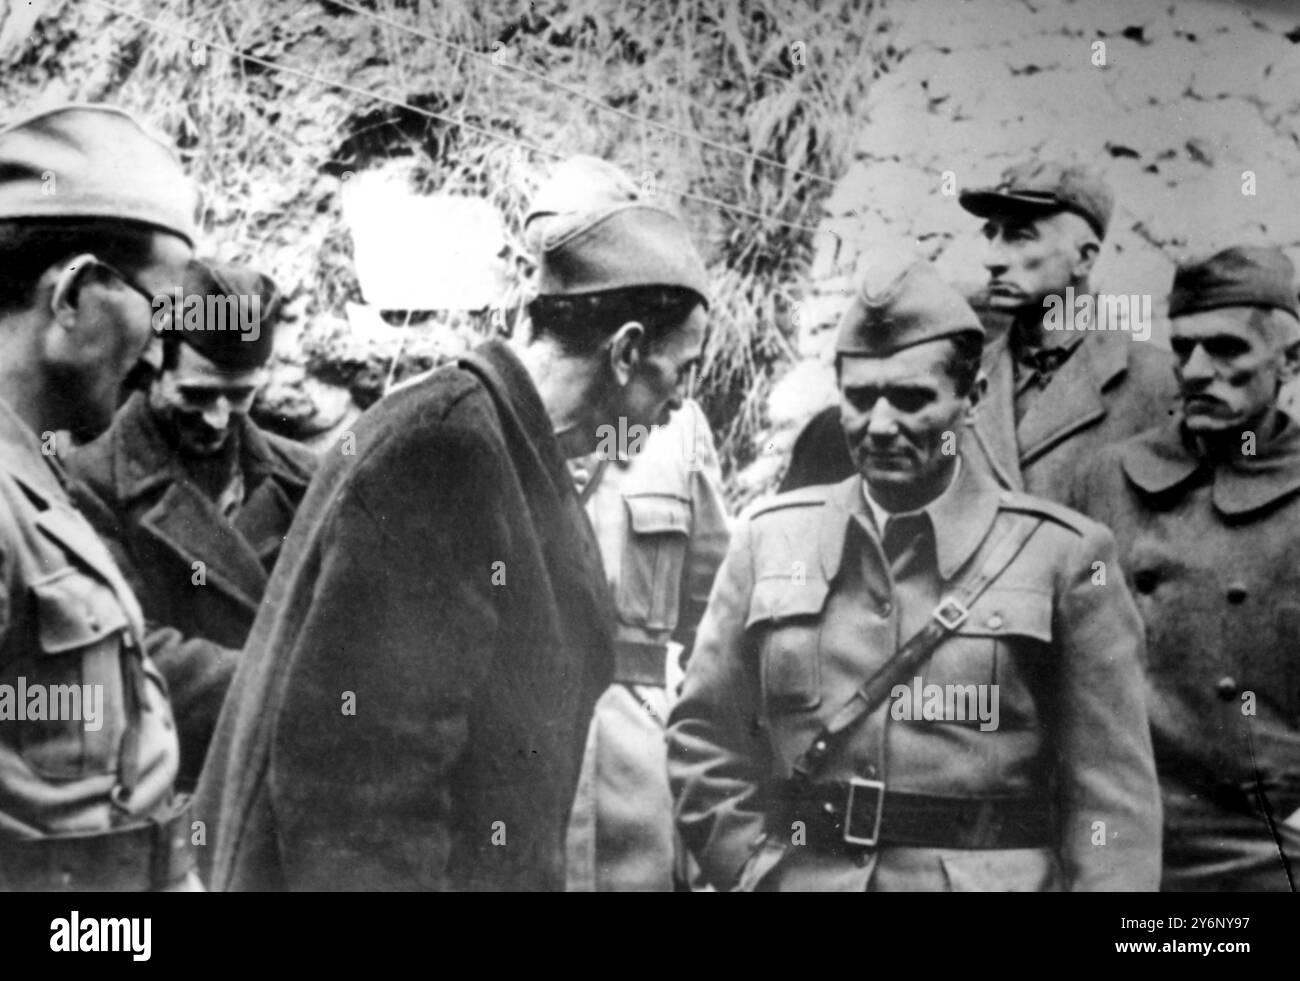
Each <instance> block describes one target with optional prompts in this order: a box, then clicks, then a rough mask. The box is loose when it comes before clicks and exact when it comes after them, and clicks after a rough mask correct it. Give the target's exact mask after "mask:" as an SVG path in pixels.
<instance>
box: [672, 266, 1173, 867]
mask: <svg viewBox="0 0 1300 981" xmlns="http://www.w3.org/2000/svg"><path fill="white" fill-rule="evenodd" d="M982 340H983V328H982V327H981V325H980V322H979V320H978V319H977V318H976V317H975V315H974V313H973V312H972V311H971V309H970V307H969V306H968V305H967V304H966V303H965V302H964V301H963V300H962V298H961V297H960V296H959V295H958V294H957V293H955V292H954V291H953V290H952V289H951V288H950V287H948V286H947V285H946V284H944V283H943V282H942V280H941V279H940V278H939V276H938V275H937V273H935V271H934V270H933V267H931V266H930V265H929V264H928V263H925V262H923V261H918V262H913V263H911V264H910V265H906V266H905V267H904V268H903V269H902V271H901V272H900V271H898V270H897V269H889V268H884V267H877V268H874V269H869V270H868V273H867V276H866V277H865V278H864V280H863V283H862V287H861V290H860V292H859V293H858V294H857V295H856V296H855V298H854V301H853V303H852V305H851V306H850V308H849V310H848V311H847V312H846V314H845V316H844V318H843V320H842V321H841V323H840V328H839V337H838V341H837V345H836V350H837V372H838V377H839V386H840V394H841V412H842V417H843V423H844V429H845V431H846V433H847V434H848V436H849V439H850V442H851V446H852V448H853V454H854V457H855V459H856V460H857V462H858V465H859V467H860V473H859V474H857V475H854V476H852V477H850V478H848V479H846V480H844V481H842V482H841V483H838V484H833V485H823V486H818V487H809V488H805V489H803V490H799V491H794V492H791V493H788V494H781V495H778V496H777V497H776V498H775V499H773V500H772V501H769V502H766V503H763V504H760V505H759V506H757V507H755V508H752V509H751V510H750V511H749V512H748V514H747V515H745V516H744V517H743V518H742V519H741V521H740V523H739V526H738V527H737V528H736V530H735V533H734V535H733V538H732V544H731V548H730V551H729V552H728V554H727V558H726V559H725V560H724V562H723V565H722V568H721V570H720V571H719V573H718V580H717V583H716V585H715V586H714V591H713V595H712V597H711V598H710V602H709V608H708V611H707V612H706V614H705V617H704V620H703V622H702V623H701V625H700V629H699V632H698V635H697V639H696V645H695V654H694V656H693V657H692V659H691V662H690V664H689V665H688V666H687V670H686V678H685V682H684V685H683V690H682V695H681V699H680V701H679V702H678V704H677V706H676V708H675V709H674V712H673V716H672V719H671V722H670V729H669V777H670V779H671V782H672V785H673V790H674V794H675V796H676V799H677V820H678V826H679V828H680V830H681V833H682V835H683V837H684V838H685V839H686V842H687V844H688V845H689V846H690V847H691V849H692V850H693V852H694V853H695V855H696V857H697V858H698V859H699V862H700V865H701V867H702V870H703V873H704V876H705V878H706V880H708V881H709V882H711V883H712V884H713V885H714V886H716V887H717V888H719V889H738V890H751V889H758V890H764V891H766V890H776V891H787V890H788V891H797V890H849V891H858V890H868V889H869V890H873V891H904V890H910V891H945V890H958V891H967V890H1011V891H1050V890H1061V889H1065V890H1079V891H1084V890H1149V889H1154V888H1155V885H1156V883H1157V881H1158V878H1159V859H1160V815H1159V797H1158V792H1157V789H1156V783H1155V772H1154V766H1153V764H1152V758H1151V743H1150V736H1149V733H1148V729H1147V718H1146V713H1145V708H1144V705H1143V700H1142V692H1141V667H1140V665H1141V659H1142V649H1143V640H1142V628H1141V623H1140V621H1139V620H1138V616H1137V610H1136V609H1135V607H1134V604H1133V600H1132V597H1131V596H1130V595H1129V593H1128V590H1127V588H1126V587H1125V585H1124V583H1123V582H1122V577H1119V576H1112V577H1111V578H1110V579H1109V580H1108V581H1106V582H1103V583H1098V582H1096V581H1095V579H1094V576H1093V567H1094V563H1097V562H1104V563H1106V564H1107V565H1113V564H1114V562H1115V542H1114V539H1113V538H1112V537H1111V535H1110V533H1109V532H1108V531H1106V530H1105V529H1104V528H1102V527H1101V526H1100V525H1098V524H1096V523H1094V522H1092V521H1089V520H1088V519H1086V518H1084V517H1082V516H1081V515H1079V514H1077V513H1076V512H1073V511H1070V510H1067V509H1066V508H1064V507H1061V506H1060V505H1056V504H1053V503H1049V502H1047V501H1044V500H1041V499H1038V498H1033V497H1029V496H1027V495H1024V494H1020V493H1017V492H1012V491H1006V490H1002V489H1000V488H999V487H998V486H997V485H996V483H994V482H993V480H992V478H991V477H990V476H989V475H988V474H987V472H985V471H983V470H981V469H980V468H978V467H975V466H971V465H969V463H968V462H967V461H966V459H965V458H964V456H963V455H962V451H963V443H964V435H963V429H964V424H965V423H967V422H969V421H970V419H971V417H972V416H974V415H975V413H976V412H977V409H978V407H979V405H980V399H981V396H982V394H983V391H984V386H985V381H984V378H983V376H982V375H980V374H979V359H980V347H981V344H982ZM936 692H937V693H938V694H937V696H936V695H935V694H934V693H936ZM936 699H937V701H936ZM979 699H983V701H982V702H980V704H979V705H977V704H976V702H977V701H979Z"/></svg>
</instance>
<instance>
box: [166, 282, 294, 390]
mask: <svg viewBox="0 0 1300 981" xmlns="http://www.w3.org/2000/svg"><path fill="white" fill-rule="evenodd" d="M181 294H182V306H181V309H180V310H178V311H177V313H176V319H175V321H174V322H173V325H172V326H171V327H170V329H169V330H167V331H165V332H164V336H167V334H170V333H173V332H174V333H175V336H176V337H178V338H179V339H180V340H181V341H183V342H184V343H185V344H187V345H188V346H189V347H191V348H193V349H194V350H195V351H197V352H198V353H199V354H201V355H203V356H204V357H205V358H207V359H208V360H209V361H211V362H213V363H214V364H216V365H219V366H220V367H222V368H225V369H227V370H229V371H251V370H253V369H255V368H260V367H261V366H262V365H264V364H266V362H267V361H268V360H270V357H271V351H272V348H273V346H274V341H275V324H276V320H277V318H278V315H279V312H280V306H281V300H282V297H281V294H280V291H279V289H278V288H277V287H276V285H275V282H274V281H273V280H272V279H271V277H269V276H267V275H264V274H263V273H260V272H257V271H255V270H253V269H250V268H248V267H247V266H237V265H221V264H218V263H215V262H212V261H210V260H202V259H191V260H190V261H189V262H188V263H187V264H186V267H185V278H184V280H183V281H182V283H181ZM254 297H256V299H257V304H256V306H254V304H253V299H254Z"/></svg>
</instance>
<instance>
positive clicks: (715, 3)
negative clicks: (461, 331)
mask: <svg viewBox="0 0 1300 981" xmlns="http://www.w3.org/2000/svg"><path fill="white" fill-rule="evenodd" d="M116 3H117V5H118V6H120V7H121V8H123V9H124V10H128V11H132V12H135V13H138V14H141V15H143V16H146V17H148V18H151V19H153V20H155V21H157V22H159V23H160V24H165V25H170V26H172V27H174V28H176V29H177V30H180V31H183V32H185V33H187V34H190V35H193V36H194V37H196V38H203V39H208V40H209V41H210V42H212V43H214V44H216V45H220V46H226V47H229V48H232V49H235V50H237V51H239V52H240V53H241V54H242V55H244V56H251V58H256V59H262V60H266V61H270V62H274V63H276V64H278V65H284V66H289V67H291V68H297V69H301V70H304V71H309V72H314V73H318V74H320V75H322V76H325V77H328V78H329V79H331V80H334V81H338V82H344V83H347V84H348V85H350V86H354V87H356V88H358V89H361V90H364V91H365V92H369V93H376V94H379V95H381V96H383V97H387V98H388V99H390V100H395V101H396V102H399V103H406V104H408V105H410V106H415V107H419V108H423V109H427V110H430V111H432V112H436V113H439V114H443V115H446V116H449V117H451V118H453V119H455V120H459V121H464V122H466V123H470V124H473V125H474V126H477V127H479V128H481V129H482V130H486V131H490V132H491V133H494V134H500V135H502V136H506V137H514V138H516V139H518V140H521V141H523V142H524V143H526V144H529V145H532V146H536V147H538V148H540V149H541V150H543V151H546V152H545V153H537V152H533V151H532V150H527V149H521V148H520V147H518V146H514V145H510V144H508V143H504V142H501V141H498V140H496V139H492V138H490V137H489V136H487V135H484V134H483V133H480V132H475V131H471V130H469V129H467V128H462V127H458V126H456V125H451V124H448V123H444V122H437V121H434V120H431V119H429V118H427V117H426V116H423V115H420V114H418V113H416V112H412V111H411V110H409V109H406V108H402V107H400V106H397V105H394V104H392V102H386V101H381V99H380V98H374V97H367V96H366V95H364V94H361V93H357V92H352V91H340V90H338V89H332V88H329V87H325V86H322V85H320V84H318V83H316V82H313V81H310V80H308V79H306V78H303V77H299V76H295V75H292V74H289V73H286V72H279V71H274V70H271V69H269V68H268V67H266V66H265V65H263V64H260V63H259V62H257V61H254V60H251V58H250V57H234V56H231V55H230V54H228V53H224V52H222V51H220V50H217V49H216V48H213V47H211V46H208V47H201V46H200V45H198V44H197V42H195V41H192V40H190V39H187V38H185V37H180V36H176V35H174V34H169V33H164V32H160V31H158V30H156V29H154V28H151V27H149V26H146V25H145V24H142V23H140V22H139V21H136V20H133V19H132V18H131V17H129V16H125V15H123V14H121V13H117V12H114V11H112V10H111V9H109V7H108V6H107V5H105V4H102V3H100V2H99V0H78V2H75V3H73V2H53V3H46V4H44V5H43V7H44V9H43V12H42V14H41V16H40V17H39V19H37V20H36V21H35V23H34V24H33V25H32V27H31V30H30V31H27V32H25V33H24V35H23V36H21V37H19V38H17V39H16V40H14V39H12V38H11V40H10V44H9V45H8V48H7V50H0V70H2V71H3V75H2V76H0V78H2V79H3V82H2V83H0V85H2V88H0V102H2V103H3V104H2V105H0V110H3V111H4V112H5V113H6V114H8V113H10V112H12V111H14V110H16V109H20V108H24V107H26V106H28V105H31V104H33V103H34V102H35V101H37V100H42V99H43V100H49V101H55V100H58V99H62V98H69V97H71V98H79V99H92V100H106V101H112V102H116V103H118V104H122V105H125V106H128V107H130V108H133V109H136V110H138V111H140V112H141V113H143V114H144V115H145V116H146V117H147V118H149V119H150V120H151V121H153V122H154V123H155V124H156V125H158V126H160V127H161V128H162V129H164V130H166V131H167V132H169V133H171V134H172V135H173V136H174V137H175V138H176V139H177V140H178V142H179V144H180V146H181V147H182V149H183V151H184V153H185V155H186V157H187V159H188V161H189V163H190V165H191V167H192V169H193V172H194V173H195V175H196V176H197V177H198V179H199V180H200V181H201V182H202V184H203V186H204V188H205V193H206V202H207V205H206V208H207V210H206V214H205V217H204V221H205V225H206V228H207V230H208V231H209V232H210V235H211V242H212V243H213V245H215V246H216V247H217V248H218V249H220V251H221V252H222V253H223V254H224V255H225V256H226V257H228V258H240V259H247V260H253V261H256V262H259V263H261V264H263V265H264V266H265V267H267V268H269V269H270V270H272V271H273V272H274V274H275V275H276V276H277V278H279V279H280V280H281V281H282V282H283V283H284V284H285V285H286V286H288V287H289V288H290V289H291V290H292V291H293V292H294V293H295V295H296V301H295V305H294V307H293V309H294V310H295V311H296V312H297V313H298V314H299V315H300V316H303V317H305V322H306V323H307V324H308V328H307V332H306V333H307V337H308V344H307V347H308V348H309V349H310V350H311V351H313V352H314V354H313V355H312V357H311V358H309V359H308V360H309V362H310V363H309V364H308V367H309V369H311V370H312V371H315V372H317V373H318V374H323V375H326V376H328V375H329V374H330V373H331V372H333V373H334V374H335V375H336V376H337V375H338V374H339V372H340V366H339V365H338V364H334V365H330V364H329V363H328V362H329V353H328V348H329V345H328V343H326V344H319V343H318V344H316V345H315V346H314V347H312V345H311V343H310V335H311V334H312V330H313V328H312V326H311V325H312V324H314V323H315V322H317V321H322V322H325V323H328V324H332V325H334V326H333V327H332V328H329V329H334V330H335V331H336V330H337V320H335V319H333V318H336V317H337V316H338V315H339V314H341V312H342V306H343V303H344V301H345V300H347V299H354V300H355V299H359V293H358V288H357V284H356V280H355V275H354V273H353V270H352V266H351V256H350V248H351V243H350V241H349V237H348V234H347V231H346V229H345V227H344V226H343V224H342V221H341V217H340V213H339V201H338V198H339V188H340V186H341V183H340V181H341V179H343V178H344V175H346V174H347V173H348V172H349V171H353V172H355V171H358V170H360V169H362V168H365V167H369V166H373V165H375V164H376V163H377V162H379V161H381V160H382V159H384V158H391V157H395V156H401V157H406V158H408V162H409V164H410V169H411V172H412V174H413V175H414V180H415V181H416V183H417V185H418V186H419V187H422V188H425V189H430V190H432V189H437V190H441V191H450V192H454V193H464V194H474V195H480V196H484V197H486V198H487V199H488V200H490V201H491V202H492V204H493V205H494V206H495V207H497V208H499V209H500V211H501V212H502V213H503V214H504V215H505V217H506V224H507V228H508V230H509V233H510V236H511V244H510V249H511V252H512V254H511V256H509V257H508V258H509V259H510V261H511V262H512V263H513V264H514V266H515V268H518V269H519V270H520V272H521V274H523V273H526V271H527V267H528V261H527V257H526V255H525V254H524V253H523V249H522V242H521V241H520V239H519V223H520V219H521V217H522V214H523V210H524V207H525V203H526V201H527V199H528V196H529V194H530V193H531V192H532V190H533V189H534V188H535V186H536V183H537V181H538V180H539V178H540V177H541V176H542V175H543V174H544V172H545V167H546V166H547V165H548V164H549V163H551V162H552V161H553V159H554V158H555V157H557V156H563V155H567V154H570V153H575V152H587V153H595V154H599V155H603V156H606V157H608V158H610V159H612V160H614V161H616V162H618V163H619V164H622V165H623V166H625V167H627V168H628V169H629V170H630V171H631V172H633V173H634V174H638V175H639V174H643V173H645V172H647V171H649V172H653V173H654V174H655V175H656V180H657V181H658V183H659V186H660V187H669V188H675V189H684V190H687V191H689V192H691V193H692V194H694V195H699V196H702V197H708V198H714V199H718V200H722V201H726V202H732V203H736V204H739V205H741V206H743V207H745V208H747V209H749V210H751V211H757V212H761V213H763V214H765V215H771V216H774V217H777V218H780V219H782V220H783V221H786V222H791V223H794V224H802V225H812V224H815V222H816V220H817V218H818V216H819V203H820V201H821V200H822V199H823V198H824V197H825V196H826V194H828V193H829V191H830V190H831V187H830V185H829V183H827V182H821V181H816V180H812V179H809V178H807V177H803V176H799V175H796V174H794V173H792V172H790V171H788V170H782V169H780V168H776V167H772V166H768V165H765V164H762V163H758V162H756V161H754V160H753V159H748V158H746V157H743V156H740V155H737V154H733V153H730V152H726V151H724V150H719V149H716V148H713V147H710V146H707V145H703V144H701V143H700V142H699V141H698V140H696V139H692V138H691V135H693V134H694V135H699V136H702V137H705V138H707V139H709V140H712V141H715V142H717V143H722V144H726V145H728V146H733V147H740V148H743V149H745V150H748V151H750V152H752V153H755V154H759V155H762V156H768V157H774V158H776V159H779V160H781V161H783V162H784V163H785V164H787V165H788V166H789V167H792V168H797V169H801V170H806V171H809V172H812V173H814V174H818V175H824V176H825V177H826V178H828V179H833V178H834V177H836V176H838V175H839V174H840V173H841V172H842V170H843V167H844V164H845V155H846V154H847V153H848V152H849V149H850V147H851V145H852V137H853V132H854V119H855V112H856V111H857V109H858V107H859V106H860V105H861V102H862V98H863V95H864V92H865V89H866V86H867V85H868V84H869V83H870V79H871V77H872V75H873V72H874V71H876V70H878V69H877V68H876V66H879V65H882V64H883V63H885V62H886V61H887V60H888V56H889V54H890V53H891V52H889V51H886V50H878V49H882V48H883V47H884V44H885V42H886V38H887V35H886V33H885V32H884V28H885V18H884V16H883V14H882V12H881V11H880V10H879V9H878V8H879V7H880V6H881V3H880V2H871V0H865V2H861V3H853V2H851V0H824V2H820V3H818V2H812V3H809V2H807V0H803V2H799V0H669V2H654V0H633V2H631V3H618V2H615V0H570V2H560V3H540V2H539V3H531V4H521V3H520V2H519V0H450V2H440V3H429V2H419V0H409V2H399V0H377V2H372V3H357V4H355V6H359V7H362V8H363V11H364V12H362V13H358V12H353V11H349V10H345V9H344V7H343V6H340V5H338V4H335V3H331V2H328V0H319V2H294V3H287V2H271V0H229V2H225V3H218V4H214V3H211V2H210V0H204V2H189V0H163V2H153V3H146V2H144V0H116ZM349 5H352V4H349ZM366 12H368V13H369V14H370V15H369V16H367V13H366ZM379 17H384V18H388V19H390V20H392V21H394V22H396V23H397V24H399V25H403V26H409V27H412V28H415V29H416V30H419V31H423V32H427V33H428V34H432V35H435V36H437V37H439V38H443V39H445V40H447V41H450V42H454V45H452V44H441V43H437V42H435V41H434V40H432V39H430V38H427V37H419V36H415V35H413V34H411V33H409V32H406V31H403V30H401V29H400V28H398V27H394V26H392V25H388V24H384V23H382V22H381V21H380V20H379V19H377V18H379ZM11 33H12V32H11ZM796 43H801V44H802V45H803V47H802V48H799V49H796V48H795V47H794V45H796ZM796 51H797V52H798V53H797V54H796V53H795V52H796ZM494 53H495V54H496V56H497V60H498V61H502V60H503V61H504V62H505V65H506V66H515V67H518V68H522V69H526V70H528V71H531V72H535V73H538V74H541V75H544V76H545V77H546V79H548V80H553V81H555V82H559V83H563V84H566V85H570V86H574V87H577V88H579V89H581V90H582V91H584V92H585V93H587V94H589V95H590V96H591V100H590V101H584V100H582V99H580V98H578V97H576V96H574V95H572V94H570V93H568V92H564V91H561V90H559V89H558V88H556V87H554V86H550V85H547V84H544V82H542V81H540V80H537V79H534V78H530V77H527V76H526V75H525V74H524V73H522V72H519V71H515V70H511V68H510V67H503V66H501V65H499V64H494V63H493V60H492V57H491V56H492V55H493V54H494ZM800 62H802V64H801V63H800ZM594 103H601V104H603V105H605V106H612V107H616V108H618V109H621V110H623V111H625V112H626V113H629V114H632V115H634V116H637V117H644V118H647V119H651V120H655V121H657V122H659V123H662V124H665V125H667V126H670V127H673V128H674V129H677V130H680V131H682V133H683V134H684V135H675V134H671V133H667V132H665V131H663V130H662V129H659V128H656V127H653V126H650V125H647V124H645V123H642V122H639V121H634V120H632V119H629V118H626V117H625V116H620V115H617V114H615V113H612V112H609V111H606V110H604V109H603V108H602V107H601V106H599V105H596V104H594ZM680 204H681V207H682V209H683V211H684V212H685V213H686V214H687V215H688V216H689V218H690V219H691V221H692V223H693V225H694V227H695V229H696V232H697V236H698V239H699V241H700V242H701V244H702V246H703V247H704V248H705V251H706V255H707V258H708V259H709V261H710V264H711V267H712V269H713V272H714V276H715V283H716V293H715V297H714V306H713V316H712V331H713V334H712V340H711V343H710V345H709V348H708V352H707V366H706V372H705V376H704V378H705V381H704V390H703V398H704V401H705V403H706V406H707V408H708V410H709V413H710V416H711V418H712V419H713V421H714V423H715V426H716V427H717V428H718V431H719V433H718V434H719V439H720V442H721V443H722V446H723V453H724V458H725V459H726V462H727V464H728V465H729V468H730V466H732V465H735V464H737V463H740V462H743V461H744V459H745V458H746V457H747V455H748V454H749V453H750V452H751V450H750V443H751V437H752V434H753V433H754V432H755V431H756V430H757V429H758V428H760V425H761V422H762V419H761V416H762V411H763V409H762V405H763V397H764V395H765V393H766V390H767V380H768V377H769V375H770V373H771V370H772V368H773V366H774V365H775V364H777V363H778V362H780V361H781V360H782V359H783V358H785V357H787V356H788V346H787V343H786V339H785V335H786V333H787V332H788V320H789V309H790V304H791V302H792V301H793V300H794V299H795V298H796V297H797V295H798V293H799V290H800V289H801V283H802V280H803V277H804V274H805V272H806V267H807V263H808V259H809V256H810V249H811V235H810V234H809V233H808V232H807V231H802V230H799V229H794V228H790V227H788V226H785V225H781V224H777V223H772V222H765V221H762V220H759V219H756V218H752V217H748V216H745V215H741V214H736V213H732V212H728V211H724V210H721V209H718V208H716V207H712V206H710V205H706V204H702V203H699V202H697V201H694V200H682V201H681V202H680ZM432 273H433V274H436V270H434V271H432ZM521 281H522V278H521ZM507 306H509V305H507ZM471 320H472V323H473V325H474V326H475V327H476V329H478V330H480V331H486V330H490V329H492V328H491V326H490V324H491V322H492V321H491V320H489V319H487V318H471ZM496 322H497V323H500V318H497V319H496ZM322 330H326V331H327V332H328V329H327V328H322ZM426 366H427V364H426V363H423V362H421V361H420V359H419V358H418V357H417V358H414V359H413V360H412V363H411V364H410V365H409V366H404V368H405V369H406V370H418V369H420V368H423V367H426ZM356 367H359V368H364V367H365V366H364V365H360V366H356ZM372 367H373V366H372ZM342 374H343V379H342V380H344V381H346V382H348V383H350V384H352V386H353V390H354V395H355V396H357V397H358V399H359V401H361V402H362V403H363V404H364V403H365V402H366V401H369V400H373V398H374V397H376V395H375V391H374V390H373V386H374V378H375V372H374V371H373V370H371V371H370V372H368V373H367V372H365V371H359V372H358V373H356V374H354V375H352V376H350V377H349V376H348V372H347V369H346V366H344V368H343V369H342ZM334 380H338V379H337V378H336V379H334Z"/></svg>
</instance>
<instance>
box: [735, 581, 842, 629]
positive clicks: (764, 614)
mask: <svg viewBox="0 0 1300 981" xmlns="http://www.w3.org/2000/svg"><path fill="white" fill-rule="evenodd" d="M830 591H831V587H830V583H828V582H827V581H826V580H825V579H808V580H806V581H802V582H800V581H796V580H795V579H794V577H793V576H781V577H779V578H773V579H760V580H758V581H757V582H756V583H754V593H753V595H752V596H750V598H749V618H748V619H747V620H746V621H745V626H746V627H747V628H748V627H752V626H753V625H754V624H756V623H758V622H759V621H762V620H786V619H789V618H790V617H802V616H814V615H816V614H818V613H821V611H822V607H824V606H825V605H826V597H827V596H828V595H829V594H830Z"/></svg>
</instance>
